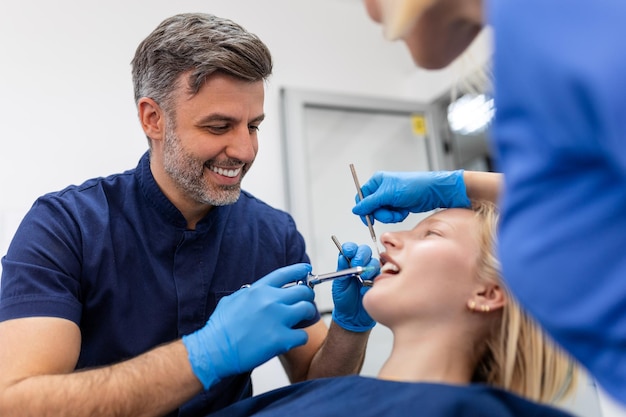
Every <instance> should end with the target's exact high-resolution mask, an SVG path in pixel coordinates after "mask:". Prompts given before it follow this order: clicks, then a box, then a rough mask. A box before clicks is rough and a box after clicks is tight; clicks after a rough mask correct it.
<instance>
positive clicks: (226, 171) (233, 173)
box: [211, 166, 241, 178]
mask: <svg viewBox="0 0 626 417" xmlns="http://www.w3.org/2000/svg"><path fill="white" fill-rule="evenodd" d="M211 171H213V172H216V173H218V174H220V175H223V176H225V177H229V178H233V177H236V176H237V175H239V172H240V171H241V168H237V169H224V168H218V167H213V166H212V167H211Z"/></svg>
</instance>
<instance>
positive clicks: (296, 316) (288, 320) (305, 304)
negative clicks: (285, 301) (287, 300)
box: [276, 301, 317, 328]
mask: <svg viewBox="0 0 626 417" xmlns="http://www.w3.org/2000/svg"><path fill="white" fill-rule="evenodd" d="M276 310H277V311H276V314H277V315H278V317H281V318H282V319H281V323H282V324H283V325H285V326H286V327H289V328H292V327H294V326H295V325H296V324H298V323H300V322H302V321H305V320H311V319H312V318H313V317H315V315H316V314H317V308H315V305H314V304H313V303H312V302H310V301H299V302H297V303H294V304H291V305H281V306H278V307H277V309H276Z"/></svg>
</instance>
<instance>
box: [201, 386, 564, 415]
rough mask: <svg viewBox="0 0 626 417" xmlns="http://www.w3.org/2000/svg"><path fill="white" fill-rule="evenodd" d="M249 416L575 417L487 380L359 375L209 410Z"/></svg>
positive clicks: (275, 391)
mask: <svg viewBox="0 0 626 417" xmlns="http://www.w3.org/2000/svg"><path fill="white" fill-rule="evenodd" d="M246 416H255V417H261V416H268V417H269V416H272V417H275V416H299V417H328V416H355V417H356V416H358V417H381V416H384V417H407V416H420V417H421V416H424V417H459V416H463V417H528V416H533V417H573V416H571V415H570V414H568V413H566V412H564V411H561V410H559V409H556V408H553V407H550V406H546V405H541V404H537V403H534V402H531V401H527V400H525V399H523V398H521V397H519V396H516V395H514V394H511V393H510V392H506V391H503V390H500V389H497V388H492V387H488V386H486V385H469V386H462V385H445V384H433V383H423V382H422V383H413V382H397V381H385V380H381V379H375V378H367V377H361V376H344V377H337V378H323V379H317V380H311V381H305V382H301V383H298V384H293V385H290V386H287V387H284V388H280V389H278V390H274V391H270V392H268V393H265V394H262V395H258V396H255V397H252V398H248V399H246V400H243V401H240V402H239V403H237V404H234V405H232V406H230V407H227V408H225V409H223V410H221V411H220V412H217V413H215V414H211V417H246Z"/></svg>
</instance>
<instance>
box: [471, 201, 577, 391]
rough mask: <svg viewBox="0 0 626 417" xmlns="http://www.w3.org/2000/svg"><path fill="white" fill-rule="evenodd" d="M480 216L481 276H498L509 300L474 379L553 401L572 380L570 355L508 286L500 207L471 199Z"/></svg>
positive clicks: (569, 387)
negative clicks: (500, 255)
mask: <svg viewBox="0 0 626 417" xmlns="http://www.w3.org/2000/svg"><path fill="white" fill-rule="evenodd" d="M473 210H474V212H475V213H476V217H477V218H478V221H479V230H480V234H481V235H480V251H481V254H480V257H479V260H480V261H479V266H478V271H479V272H478V275H479V279H481V280H486V281H489V282H496V283H498V285H499V286H500V287H501V288H503V290H504V291H505V293H506V296H507V302H506V304H505V306H504V308H503V309H502V317H501V320H500V323H499V327H498V328H494V329H493V330H494V331H493V332H492V335H491V337H490V338H489V339H488V341H487V342H488V343H487V350H486V352H485V353H484V355H483V356H482V360H481V361H480V363H479V364H478V366H477V371H476V374H475V377H474V379H475V380H476V381H479V382H484V383H487V384H490V385H494V386H497V387H500V388H503V389H506V390H508V391H511V392H514V393H516V394H518V395H521V396H523V397H526V398H528V399H531V400H534V401H540V402H545V403H554V402H557V401H559V400H561V399H562V398H563V397H565V396H566V395H568V394H570V393H571V392H572V391H573V389H574V387H575V383H576V375H577V370H576V366H575V364H574V361H573V360H572V359H571V358H570V357H569V356H567V355H566V354H565V353H564V352H563V351H562V350H561V349H560V348H559V347H558V346H557V345H556V344H555V343H554V342H553V341H552V340H551V339H550V338H549V337H548V335H547V334H546V333H545V332H544V331H543V330H542V329H541V328H540V326H539V325H538V324H537V323H536V322H535V321H534V320H533V319H532V318H531V317H530V316H529V315H528V314H526V313H525V312H524V311H523V310H522V308H521V307H520V305H519V304H518V302H517V301H516V300H515V298H514V297H513V295H512V294H511V293H510V292H509V291H508V290H507V288H506V285H505V283H504V281H503V280H502V276H501V272H500V271H501V269H500V263H499V261H498V259H497V257H496V255H495V253H496V245H497V240H496V230H497V224H498V218H499V216H498V212H497V209H496V207H495V206H494V205H493V204H492V203H488V202H482V201H481V202H474V203H473Z"/></svg>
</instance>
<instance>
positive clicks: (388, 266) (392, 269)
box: [380, 253, 400, 275]
mask: <svg viewBox="0 0 626 417" xmlns="http://www.w3.org/2000/svg"><path fill="white" fill-rule="evenodd" d="M380 262H381V264H382V266H381V268H380V273H381V274H392V275H395V274H397V273H398V272H400V267H399V266H398V265H396V264H395V263H394V262H393V261H392V260H391V259H390V257H389V256H388V255H387V254H386V253H382V254H381V255H380Z"/></svg>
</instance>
